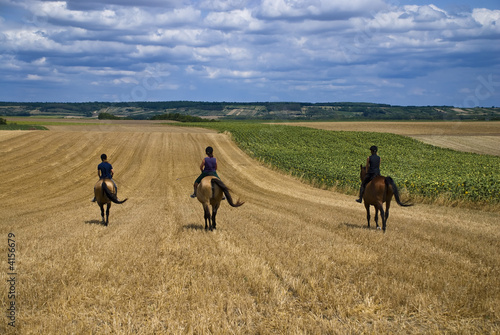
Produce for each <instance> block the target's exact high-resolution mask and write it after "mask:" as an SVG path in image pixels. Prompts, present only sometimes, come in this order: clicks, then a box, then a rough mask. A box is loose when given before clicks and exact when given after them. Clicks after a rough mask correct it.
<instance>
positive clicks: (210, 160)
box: [191, 147, 220, 198]
mask: <svg viewBox="0 0 500 335" xmlns="http://www.w3.org/2000/svg"><path fill="white" fill-rule="evenodd" d="M205 153H206V154H207V155H208V157H205V158H203V161H202V162H201V165H200V170H201V174H200V176H199V177H198V178H197V179H196V180H195V182H194V185H193V186H194V193H193V194H191V198H196V188H197V187H198V184H199V183H200V182H201V180H202V179H203V178H205V177H206V176H215V177H217V178H219V176H218V175H217V159H216V158H215V157H214V149H213V148H212V147H207V148H206V149H205ZM219 179H220V178H219Z"/></svg>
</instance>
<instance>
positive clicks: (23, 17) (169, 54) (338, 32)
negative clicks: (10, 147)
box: [0, 0, 500, 107]
mask: <svg viewBox="0 0 500 335" xmlns="http://www.w3.org/2000/svg"><path fill="white" fill-rule="evenodd" d="M0 58H1V59H0V73H1V76H0V101H53V102H86V101H111V102H121V101H146V100H147V101H165V100H192V101H240V102H253V101H260V102H262V101H300V102H337V101H356V102H358V101H359V102H377V103H388V104H393V105H453V106H457V107H474V106H486V107H491V106H500V1H498V0H459V1H451V0H440V1H432V0H429V1H426V0H349V1H344V0H342V1H338V0H199V1H195V0H143V1H137V0H136V1H132V0H112V1H101V0H87V1H81V0H67V1H44V0H0Z"/></svg>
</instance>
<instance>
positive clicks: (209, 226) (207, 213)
mask: <svg viewBox="0 0 500 335" xmlns="http://www.w3.org/2000/svg"><path fill="white" fill-rule="evenodd" d="M203 210H204V211H205V230H207V229H209V228H210V229H211V228H212V222H210V208H209V207H208V204H203ZM207 223H208V224H207Z"/></svg>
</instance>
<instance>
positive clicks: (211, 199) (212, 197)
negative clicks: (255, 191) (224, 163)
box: [196, 176, 244, 230]
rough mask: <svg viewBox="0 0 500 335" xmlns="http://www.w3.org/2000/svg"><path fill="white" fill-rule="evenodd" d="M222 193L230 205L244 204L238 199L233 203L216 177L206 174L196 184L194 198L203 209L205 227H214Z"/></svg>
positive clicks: (225, 187) (225, 188)
mask: <svg viewBox="0 0 500 335" xmlns="http://www.w3.org/2000/svg"><path fill="white" fill-rule="evenodd" d="M222 195H225V196H226V199H227V202H228V203H229V205H231V206H232V207H239V206H241V205H243V204H244V202H241V201H240V200H238V201H237V202H236V203H234V202H233V198H232V197H231V194H230V193H229V189H228V188H227V186H226V185H224V183H223V182H222V181H221V180H220V179H219V178H217V177H214V176H207V177H205V178H203V179H202V180H201V182H200V184H199V185H198V188H197V189H196V198H198V201H199V202H201V204H202V205H203V210H204V212H205V229H210V230H213V229H215V226H216V222H215V216H216V215H217V210H218V209H219V206H220V202H221V200H222ZM210 205H211V206H212V215H210V207H209V206H210Z"/></svg>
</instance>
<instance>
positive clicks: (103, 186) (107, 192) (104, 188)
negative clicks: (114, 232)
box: [94, 179, 127, 226]
mask: <svg viewBox="0 0 500 335" xmlns="http://www.w3.org/2000/svg"><path fill="white" fill-rule="evenodd" d="M94 195H95V200H96V202H97V204H98V205H99V207H100V208H101V216H102V223H103V224H104V225H105V226H107V225H108V223H109V208H110V207H111V202H114V203H115V204H123V203H124V202H125V201H127V199H125V200H122V201H120V200H118V198H117V189H116V186H115V184H114V183H113V182H112V181H111V180H110V179H101V180H99V181H98V182H97V183H96V184H95V186H94ZM105 204H106V220H104V205H105Z"/></svg>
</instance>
